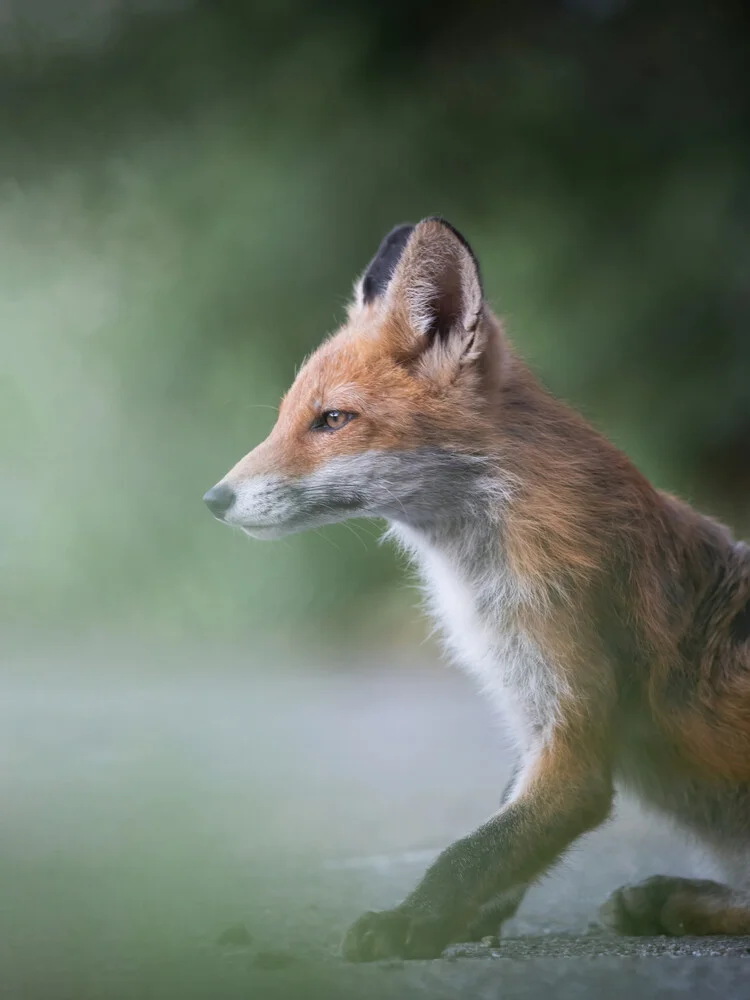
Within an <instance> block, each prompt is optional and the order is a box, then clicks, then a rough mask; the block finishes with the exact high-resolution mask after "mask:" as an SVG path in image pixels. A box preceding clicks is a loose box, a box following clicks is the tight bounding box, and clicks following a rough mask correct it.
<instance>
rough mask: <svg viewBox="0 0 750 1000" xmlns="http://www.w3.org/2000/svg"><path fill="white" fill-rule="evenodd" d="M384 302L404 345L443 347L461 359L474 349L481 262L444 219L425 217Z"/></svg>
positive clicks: (480, 298)
mask: <svg viewBox="0 0 750 1000" xmlns="http://www.w3.org/2000/svg"><path fill="white" fill-rule="evenodd" d="M385 303H386V308H387V311H388V313H389V314H391V315H392V316H393V318H394V319H396V320H397V326H398V327H399V328H400V332H401V337H403V336H406V337H407V338H408V339H409V340H410V341H411V344H410V345H406V344H404V347H408V346H410V348H411V350H412V351H413V350H414V349H415V348H416V349H417V350H418V351H419V352H421V351H423V350H424V349H426V348H427V347H430V346H432V345H435V346H439V345H442V347H443V348H445V349H446V350H447V351H448V354H449V355H450V356H453V357H461V356H462V355H463V354H464V352H471V351H472V348H474V350H476V349H477V348H478V345H477V344H476V336H475V335H476V332H477V328H478V327H479V324H480V320H481V318H482V312H483V303H484V296H483V292H482V279H481V275H480V272H479V264H478V262H477V259H476V257H475V256H474V252H473V250H472V249H471V247H470V246H469V244H468V243H467V242H466V240H465V239H464V237H463V236H462V235H461V234H460V233H459V232H458V230H457V229H454V227H453V226H452V225H451V224H450V223H449V222H446V221H445V220H444V219H441V218H438V217H433V218H429V219H424V220H423V221H422V222H420V223H418V224H417V225H416V226H415V227H414V229H413V231H412V233H411V234H410V236H409V239H408V242H407V243H406V246H405V247H404V250H403V253H402V254H401V257H400V259H399V261H398V264H397V266H396V270H395V273H394V275H393V278H392V280H391V282H390V284H389V285H388V288H387V292H386V297H385ZM415 336H416V338H417V343H416V344H415V343H414V337H415ZM441 353H445V352H441Z"/></svg>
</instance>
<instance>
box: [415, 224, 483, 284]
mask: <svg viewBox="0 0 750 1000" xmlns="http://www.w3.org/2000/svg"><path fill="white" fill-rule="evenodd" d="M423 222H437V223H438V224H439V225H441V226H444V227H445V228H446V229H447V230H449V232H451V233H453V235H454V236H455V237H456V239H457V240H458V242H459V243H460V244H461V246H462V247H463V248H464V250H466V252H467V253H468V255H469V256H470V257H471V259H472V260H473V261H474V267H475V268H476V269H477V277H478V278H479V285H480V287H481V285H482V273H481V271H480V268H479V261H478V260H477V255H476V254H475V253H474V251H473V249H472V247H471V244H470V243H469V241H468V240H467V239H466V237H465V236H464V234H463V233H461V232H459V230H458V229H456V227H455V226H454V225H453V223H452V222H448V220H447V219H444V218H443V216H442V215H428V216H427V218H426V219H422V222H420V223H419V225H422V223H423Z"/></svg>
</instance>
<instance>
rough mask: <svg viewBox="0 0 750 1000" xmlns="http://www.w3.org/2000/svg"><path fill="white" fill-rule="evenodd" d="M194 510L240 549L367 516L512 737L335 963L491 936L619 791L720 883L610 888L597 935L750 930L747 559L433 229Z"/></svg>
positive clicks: (449, 232)
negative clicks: (582, 406) (392, 546)
mask: <svg viewBox="0 0 750 1000" xmlns="http://www.w3.org/2000/svg"><path fill="white" fill-rule="evenodd" d="M206 502H207V503H208V505H209V507H210V508H211V509H212V511H213V512H214V514H215V515H216V516H217V517H219V518H220V519H221V520H223V521H225V522H226V523H227V524H231V525H237V526H239V527H241V528H243V529H244V530H245V531H247V532H248V533H249V534H251V535H253V536H256V537H260V538H275V537H279V536H281V535H283V534H286V533H288V532H290V531H300V530H303V529H306V528H309V527H313V526H318V525H322V524H326V523H330V522H334V521H339V520H343V519H345V518H349V517H377V518H385V519H386V520H387V521H388V522H389V525H390V527H389V534H390V536H391V537H392V538H393V539H394V540H395V541H396V542H397V543H398V544H399V545H400V546H401V547H402V548H403V549H404V550H405V551H406V552H407V553H408V554H409V555H410V557H411V558H412V559H413V561H414V562H415V564H416V565H417V567H418V569H419V571H420V573H421V576H422V578H423V580H424V584H425V588H426V591H427V594H428V598H429V602H430V606H431V609H432V612H433V614H434V615H435V617H436V619H437V620H438V622H439V623H440V624H441V626H442V629H443V632H444V635H445V638H446V643H447V645H448V647H449V649H450V650H451V652H452V653H453V655H454V656H455V658H456V659H457V660H458V661H459V662H460V663H461V664H462V665H463V666H464V667H465V668H466V669H467V670H468V671H469V672H471V673H472V674H473V675H475V676H476V677H477V678H478V680H479V682H480V684H481V686H482V687H483V688H484V689H485V690H486V692H487V693H488V694H489V696H490V697H491V698H492V699H493V700H494V701H496V703H497V704H498V705H499V706H500V708H501V709H502V710H503V711H504V713H505V714H506V716H507V718H508V721H509V725H510V729H511V731H512V733H513V734H514V737H515V741H516V744H517V748H518V765H517V767H516V768H515V771H514V777H513V780H512V781H511V783H510V785H509V787H508V788H507V789H506V791H505V793H504V796H503V803H502V806H501V808H500V809H499V811H498V812H497V813H496V814H494V815H493V816H491V817H490V818H489V819H488V820H487V821H486V822H485V823H484V824H483V825H482V826H481V827H480V828H479V829H478V830H475V831H474V832H472V833H470V834H468V835H467V836H465V837H463V838H461V839H460V840H459V841H457V842H456V843H454V844H452V845H451V846H450V847H448V848H447V849H446V850H445V851H444V852H443V853H442V854H441V855H440V856H439V857H438V859H437V860H436V861H435V863H434V864H433V865H432V866H431V867H430V868H429V869H428V871H427V873H426V874H425V876H424V878H423V880H422V881H421V882H420V883H419V885H418V886H417V887H416V888H415V890H414V891H413V892H412V893H411V895H410V896H409V897H407V899H406V900H404V901H403V902H402V903H401V904H400V905H399V906H397V907H395V908H394V909H393V910H388V911H384V912H379V913H374V912H371V913H367V914H365V915H364V916H363V917H362V918H360V920H359V921H357V923H355V925H354V926H353V927H352V928H351V930H350V931H349V933H348V935H347V937H346V940H345V943H344V950H345V953H346V954H347V955H348V956H349V957H350V958H352V959H355V960H369V959H375V958H381V957H386V956H389V955H400V956H406V957H410V956H414V957H425V956H431V955H437V954H439V953H440V951H441V950H442V948H443V947H444V946H445V945H446V944H447V943H449V942H450V941H455V940H466V939H467V938H473V937H478V936H483V935H485V934H487V933H494V932H496V931H497V929H498V927H499V925H500V923H501V922H502V920H503V919H505V918H507V917H508V916H510V915H511V914H512V913H513V912H514V911H515V909H516V908H517V906H518V904H519V903H520V901H521V899H522V898H523V894H524V891H525V889H526V887H527V886H528V884H529V883H530V882H531V881H533V880H534V879H535V878H537V877H538V876H540V875H541V874H542V873H543V872H544V871H545V870H547V869H548V868H549V867H550V866H551V865H552V864H553V863H554V862H555V861H556V860H557V859H558V858H559V857H560V855H561V854H562V853H563V852H564V851H565V850H566V849H567V848H568V847H569V846H570V844H571V843H572V842H573V841H574V840H575V839H576V838H577V837H578V836H579V835H581V834H583V833H585V832H586V831H588V830H591V829H593V828H594V827H596V826H597V825H599V824H600V823H602V822H603V821H604V820H605V819H606V818H607V816H608V815H609V813H610V811H611V807H612V801H613V795H614V789H615V787H616V786H617V785H619V786H624V787H626V788H629V789H630V790H631V791H633V792H635V793H636V794H637V795H638V796H639V797H640V798H641V799H642V800H643V801H644V802H645V803H646V804H648V805H650V806H653V807H656V808H657V809H659V810H661V811H662V812H664V813H666V814H668V815H669V816H671V817H672V818H673V819H675V820H677V821H678V822H680V823H681V824H682V825H684V826H685V827H686V828H688V829H689V830H690V831H692V833H693V834H695V835H696V836H697V837H699V838H700V839H701V840H702V841H703V842H704V843H705V844H706V845H707V846H709V847H710V848H712V849H713V850H714V851H715V852H716V855H717V856H718V858H719V859H720V860H721V861H723V862H724V863H725V865H726V866H727V870H728V883H727V884H720V883H717V882H710V881H702V880H690V879H676V878H670V877H666V876H655V877H653V878H651V879H648V880H646V881H645V882H642V883H639V884H637V885H630V886H624V887H623V888H622V889H620V890H618V891H617V892H615V893H614V894H613V895H612V896H611V897H610V898H609V899H608V900H607V901H606V902H605V904H604V906H603V908H602V910H601V915H602V919H603V920H604V921H605V923H607V924H608V925H610V926H611V927H613V928H615V929H617V930H619V931H621V932H623V933H635V934H650V933H672V934H682V933H688V934H713V933H726V934H731V933H748V934H750V548H749V547H748V546H746V545H745V544H744V543H742V542H737V541H735V540H734V539H733V538H732V536H731V535H730V533H729V531H728V530H727V529H726V528H724V527H723V526H722V525H720V524H717V523H716V522H714V521H712V520H710V519H708V518H706V517H704V516H702V515H700V514H698V513H696V512H695V511H693V510H692V509H691V508H690V507H688V506H687V505H685V504H683V503H681V502H680V501H679V500H677V499H675V498H673V497H671V496H668V495H666V494H664V493H662V492H660V491H658V490H656V489H655V488H654V487H652V486H651V485H650V483H649V482H648V481H647V480H646V479H645V478H644V477H643V476H642V475H641V474H640V473H639V472H638V471H637V470H636V469H635V468H634V466H633V465H632V464H631V463H630V461H629V460H628V459H627V458H626V457H625V456H624V455H623V454H622V453H621V452H619V451H618V450H617V449H616V448H615V447H614V446H613V445H612V444H610V443H609V442H608V441H607V440H606V439H605V438H604V437H602V436H601V435H600V434H598V433H597V432H596V431H595V430H594V429H593V428H592V427H590V426H589V425H588V424H587V423H586V422H585V421H584V420H583V419H582V418H581V417H579V416H578V415H577V414H576V413H574V412H573V411H571V410H570V409H568V408H567V407H566V406H565V405H564V404H563V403H561V402H559V401H558V400H556V399H554V398H553V397H552V396H550V395H549V394H548V393H547V392H546V391H545V389H544V388H543V387H542V386H541V385H540V384H539V383H538V381H537V380H536V378H535V377H534V376H533V375H532V374H531V372H530V371H529V369H528V368H527V367H526V366H525V365H524V364H523V363H522V361H521V360H520V359H519V358H518V357H517V356H516V355H515V354H514V352H513V350H512V348H511V347H510V345H509V343H508V341H507V339H506V336H505V334H504V332H503V329H502V326H501V323H500V321H499V320H498V319H497V318H496V317H495V316H494V315H493V313H492V312H491V310H490V308H489V306H488V305H487V303H486V300H485V298H484V294H483V290H482V282H481V277H480V271H479V266H478V263H477V261H476V258H475V256H474V254H473V252H472V251H471V249H470V247H469V246H468V244H467V243H466V241H465V239H464V238H463V237H462V236H461V235H460V234H459V233H458V232H457V231H456V230H455V229H454V228H453V227H452V226H450V225H449V224H448V223H447V222H445V221H444V220H442V219H438V218H431V219H426V220H424V221H422V222H420V223H419V224H417V225H416V226H400V227H398V228H397V229H395V230H393V232H392V233H390V234H389V235H388V236H387V237H386V238H385V240H384V241H383V243H382V244H381V246H380V248H379V250H378V252H377V254H376V256H375V257H374V259H373V261H372V262H371V264H370V266H369V267H368V268H367V270H366V271H365V273H364V275H363V276H362V277H361V278H360V280H359V281H358V282H357V284H356V285H355V294H354V300H353V302H352V304H351V306H350V308H349V313H348V319H347V321H346V322H345V324H344V325H343V327H342V328H341V330H340V331H339V332H337V333H336V334H335V335H334V336H332V337H331V338H330V339H328V340H327V341H326V342H324V343H323V345H322V346H321V347H320V348H319V349H318V350H317V351H316V352H315V353H314V354H313V355H312V356H311V357H310V358H309V359H308V360H307V361H306V363H305V364H304V366H303V367H302V369H301V370H300V372H299V374H298V376H297V378H296V380H295V382H294V384H293V385H292V387H291V389H290V390H289V392H288V394H287V396H286V397H285V399H284V400H283V402H282V404H281V408H280V411H279V417H278V421H277V423H276V426H275V427H274V429H273V430H272V432H271V434H270V435H269V437H268V438H267V439H266V441H264V442H263V443H262V444H260V445H259V446H258V447H257V448H255V450H254V451H252V452H250V454H249V455H247V456H246V457H245V458H243V459H242V460H241V461H240V462H239V463H238V464H237V465H236V466H235V467H234V468H233V469H232V470H231V471H230V472H229V473H228V474H227V475H226V476H225V477H224V479H223V480H221V482H220V483H218V484H217V485H216V486H215V487H213V489H212V490H210V491H209V492H208V494H207V495H206Z"/></svg>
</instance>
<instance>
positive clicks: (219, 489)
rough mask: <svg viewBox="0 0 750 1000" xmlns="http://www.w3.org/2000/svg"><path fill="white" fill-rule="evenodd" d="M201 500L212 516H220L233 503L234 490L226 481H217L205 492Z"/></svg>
mask: <svg viewBox="0 0 750 1000" xmlns="http://www.w3.org/2000/svg"><path fill="white" fill-rule="evenodd" d="M203 500H204V502H205V504H206V506H207V507H208V509H209V510H210V511H211V513H212V514H213V515H214V517H221V516H222V515H223V514H226V512H227V511H228V510H229V508H230V507H231V506H232V504H233V503H234V490H233V489H232V487H231V486H227V484H226V483H217V484H216V486H212V487H211V489H210V490H209V491H208V493H206V495H205V496H204V497H203Z"/></svg>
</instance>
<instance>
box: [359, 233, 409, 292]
mask: <svg viewBox="0 0 750 1000" xmlns="http://www.w3.org/2000/svg"><path fill="white" fill-rule="evenodd" d="M413 232H414V226H413V225H411V223H409V222H407V223H404V224H403V225H401V226H396V227H395V229H392V230H391V231H390V233H388V235H387V236H386V237H384V239H383V241H382V243H381V244H380V246H379V247H378V251H377V253H376V254H375V256H374V257H373V258H372V260H371V261H370V263H369V264H368V265H367V270H366V271H365V273H364V274H363V275H362V277H361V278H360V279H359V281H358V282H357V283H356V285H355V286H354V298H355V303H356V305H357V306H359V307H362V306H368V305H370V303H372V302H374V301H375V299H379V298H381V297H382V296H383V295H384V294H385V291H386V289H387V288H388V285H389V284H390V281H391V278H392V277H393V272H394V271H395V270H396V267H397V265H398V262H399V260H400V258H401V255H402V253H403V252H404V247H405V246H406V244H407V243H408V242H409V237H410V236H411V234H412V233H413Z"/></svg>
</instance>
